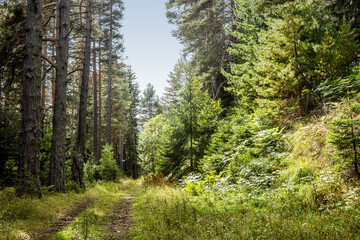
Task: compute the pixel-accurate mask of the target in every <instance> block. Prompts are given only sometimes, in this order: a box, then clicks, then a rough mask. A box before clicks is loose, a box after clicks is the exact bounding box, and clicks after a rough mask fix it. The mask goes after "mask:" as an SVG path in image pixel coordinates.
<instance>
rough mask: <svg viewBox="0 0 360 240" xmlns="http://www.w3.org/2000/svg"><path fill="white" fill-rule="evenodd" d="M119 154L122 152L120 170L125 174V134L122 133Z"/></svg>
mask: <svg viewBox="0 0 360 240" xmlns="http://www.w3.org/2000/svg"><path fill="white" fill-rule="evenodd" d="M119 152H120V169H121V171H122V172H124V161H123V160H124V137H123V132H122V131H120V136H119Z"/></svg>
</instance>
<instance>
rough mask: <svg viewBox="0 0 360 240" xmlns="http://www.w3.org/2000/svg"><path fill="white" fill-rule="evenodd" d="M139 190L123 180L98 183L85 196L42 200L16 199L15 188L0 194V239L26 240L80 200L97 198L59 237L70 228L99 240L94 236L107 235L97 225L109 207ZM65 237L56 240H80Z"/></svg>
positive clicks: (53, 196)
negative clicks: (120, 181)
mask: <svg viewBox="0 0 360 240" xmlns="http://www.w3.org/2000/svg"><path fill="white" fill-rule="evenodd" d="M140 187H141V182H140V181H134V180H130V179H125V180H123V181H122V183H115V182H102V183H97V184H95V185H93V186H92V187H89V188H88V190H87V191H86V192H84V193H75V192H69V193H51V194H44V196H43V198H42V199H36V198H31V197H26V196H25V197H21V198H19V197H17V196H16V195H15V192H14V189H12V188H7V189H5V190H3V191H1V192H0V240H2V239H29V237H30V234H31V233H32V232H35V231H38V230H40V229H43V228H46V226H49V224H50V223H51V222H53V221H54V220H56V219H57V218H58V217H59V216H60V215H61V214H63V213H64V212H66V211H67V210H68V209H69V208H70V207H71V206H72V205H73V204H74V203H75V202H77V201H79V200H80V199H82V198H83V197H96V198H98V200H97V201H96V203H95V204H94V205H93V206H91V207H90V208H89V209H87V210H86V211H84V213H83V214H81V215H80V216H79V218H78V219H77V220H76V221H75V222H74V223H73V224H71V225H70V226H69V227H68V228H67V229H65V230H64V231H63V232H62V233H61V234H65V235H66V232H69V231H70V230H69V229H72V228H74V229H76V231H78V232H80V233H81V234H83V235H84V236H86V234H90V232H91V234H93V235H91V234H90V235H88V236H87V238H86V239H101V238H96V236H97V235H94V234H98V233H99V232H100V233H101V234H103V233H105V232H106V228H104V227H102V226H100V225H99V226H98V223H100V220H102V219H104V217H105V216H107V215H109V214H111V212H112V210H111V207H112V205H113V204H114V203H115V202H117V201H119V200H120V199H122V197H123V196H129V195H133V194H136V193H137V191H138V190H139V189H140ZM95 225H96V226H95ZM79 229H80V230H79ZM70 232H71V231H70ZM65 235H64V236H65ZM59 236H60V235H59ZM67 236H70V237H69V238H58V239H81V238H76V236H78V235H71V234H69V233H67ZM74 236H75V237H74ZM90 236H91V237H92V238H90ZM72 237H74V238H72Z"/></svg>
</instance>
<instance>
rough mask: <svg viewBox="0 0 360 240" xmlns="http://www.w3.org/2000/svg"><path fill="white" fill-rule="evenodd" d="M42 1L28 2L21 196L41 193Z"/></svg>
mask: <svg viewBox="0 0 360 240" xmlns="http://www.w3.org/2000/svg"><path fill="white" fill-rule="evenodd" d="M41 3H42V1H41V0H28V1H27V8H26V21H25V46H24V68H23V81H22V83H23V91H22V124H21V143H20V163H19V183H18V188H17V192H18V194H24V193H29V194H34V193H36V194H37V195H38V196H39V197H41V190H40V179H39V177H40V176H39V174H40V144H41V118H42V116H41V105H40V97H41V91H40V88H41V53H42V50H41V49H42V5H41Z"/></svg>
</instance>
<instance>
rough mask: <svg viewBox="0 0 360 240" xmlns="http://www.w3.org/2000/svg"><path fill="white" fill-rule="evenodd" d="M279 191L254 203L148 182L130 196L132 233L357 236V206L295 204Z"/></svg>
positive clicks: (163, 235)
mask: <svg viewBox="0 0 360 240" xmlns="http://www.w3.org/2000/svg"><path fill="white" fill-rule="evenodd" d="M284 197H287V198H288V199H283V200H281V199H276V198H272V199H271V197H268V199H266V200H265V201H264V202H263V204H262V206H259V205H257V204H255V202H249V201H247V200H245V199H241V198H238V199H235V198H234V197H233V196H222V197H218V196H214V195H211V194H205V195H201V196H192V195H191V194H189V193H187V192H186V191H185V190H183V189H181V188H176V187H175V188H174V187H162V188H160V187H151V188H149V189H148V191H147V193H145V194H144V195H142V196H141V197H140V198H138V199H137V201H136V204H135V209H134V220H135V223H136V227H135V228H134V230H133V233H134V236H135V239H144V240H145V239H174V240H175V239H360V227H359V226H360V212H359V210H358V209H352V208H348V209H346V208H343V209H333V210H328V211H318V210H314V209H313V208H312V207H308V206H306V205H303V206H301V205H299V202H300V201H299V200H298V199H296V198H294V199H291V198H292V196H291V194H288V195H287V196H284ZM271 200H272V201H274V202H271ZM275 201H277V202H275Z"/></svg>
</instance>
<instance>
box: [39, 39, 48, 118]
mask: <svg viewBox="0 0 360 240" xmlns="http://www.w3.org/2000/svg"><path fill="white" fill-rule="evenodd" d="M46 48H47V44H46V42H45V46H44V47H43V54H44V55H46V50H47V49H46ZM42 75H43V77H42V79H41V104H40V105H41V114H42V115H44V114H45V102H46V84H45V79H46V63H45V61H43V64H42ZM41 124H42V125H43V122H42V123H41Z"/></svg>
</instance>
